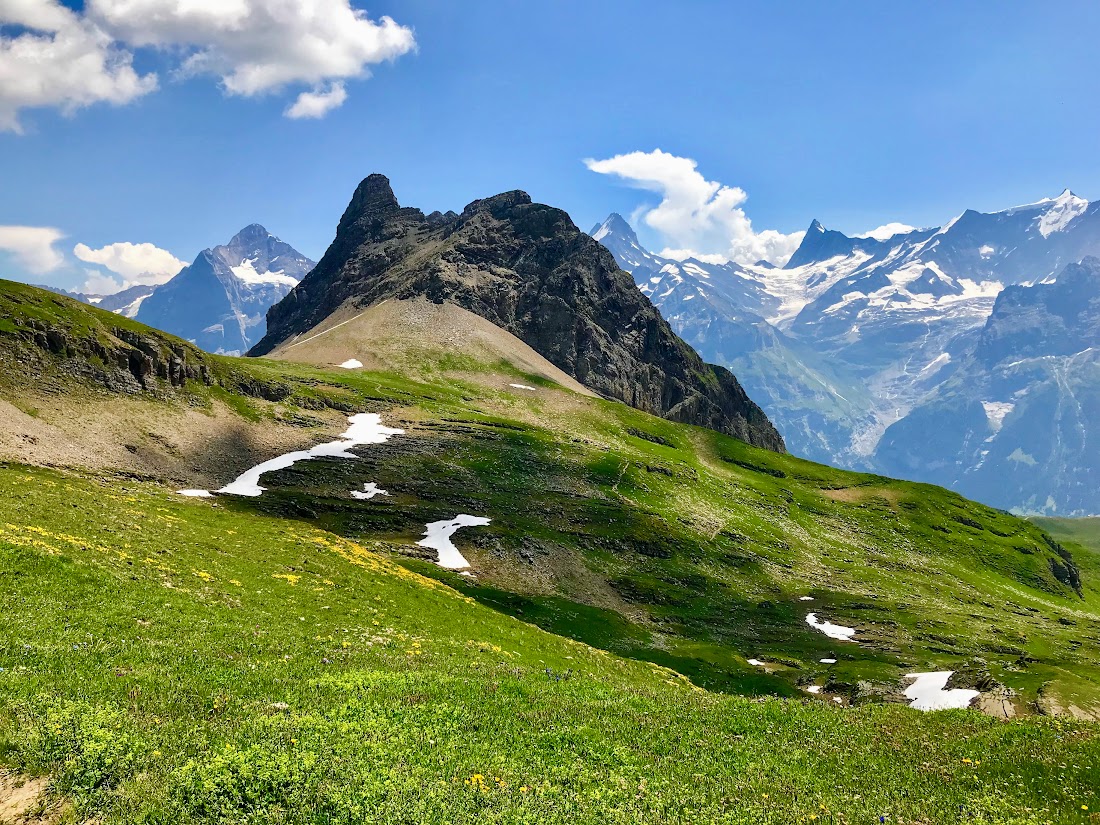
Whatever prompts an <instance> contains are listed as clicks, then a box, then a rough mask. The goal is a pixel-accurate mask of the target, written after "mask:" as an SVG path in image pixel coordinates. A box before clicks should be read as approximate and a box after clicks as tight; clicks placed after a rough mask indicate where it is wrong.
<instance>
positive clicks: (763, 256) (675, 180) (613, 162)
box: [585, 149, 805, 264]
mask: <svg viewBox="0 0 1100 825" xmlns="http://www.w3.org/2000/svg"><path fill="white" fill-rule="evenodd" d="M585 165H586V166H587V167H588V168H589V169H591V170H592V171H593V172H598V173H600V174H601V175H616V176H618V177H620V178H622V179H623V180H626V181H627V182H629V183H630V184H631V185H632V186H636V187H637V188H639V189H645V190H647V191H650V192H656V193H658V194H659V195H661V202H660V203H659V204H658V205H657V206H655V207H647V208H644V209H643V210H641V211H640V213H639V214H640V217H641V219H642V220H644V221H645V222H646V224H648V225H649V226H650V227H652V228H653V229H655V230H657V231H658V232H659V233H660V234H661V235H662V236H663V237H664V238H665V240H666V242H668V243H669V246H670V248H669V249H666V250H664V251H662V252H661V254H662V255H665V256H667V257H677V256H678V257H680V258H681V259H682V258H687V257H696V258H700V259H704V256H705V258H706V259H709V260H711V261H714V260H718V259H721V260H731V261H735V262H737V263H755V262H756V261H759V260H765V261H770V262H772V263H775V264H782V263H785V262H786V260H787V259H788V258H789V257H790V256H791V255H792V254H793V253H794V251H795V249H797V248H798V245H799V243H801V241H802V237H803V235H804V234H805V233H804V232H795V233H792V234H790V235H785V234H783V233H782V232H777V231H776V230H774V229H766V230H764V231H763V232H757V231H756V230H754V229H753V227H752V221H751V220H750V219H749V217H748V216H747V215H746V214H745V210H744V209H742V208H741V205H742V204H743V203H744V202H745V201H746V200H748V195H747V194H746V193H745V191H744V190H743V189H740V188H738V187H736V186H723V185H722V184H720V183H718V182H717V181H709V180H707V179H706V178H704V177H703V176H702V175H701V174H700V173H699V171H698V169H697V168H696V167H697V164H696V162H695V161H694V160H692V159H691V158H682V157H678V156H676V155H673V154H670V153H668V152H662V151H661V150H660V149H655V150H653V151H652V152H630V153H629V154H625V155H616V156H615V157H612V158H608V159H606V160H592V159H589V160H586V161H585Z"/></svg>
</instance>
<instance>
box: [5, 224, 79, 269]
mask: <svg viewBox="0 0 1100 825" xmlns="http://www.w3.org/2000/svg"><path fill="white" fill-rule="evenodd" d="M64 237H65V233H64V232H62V231H61V230H60V229H54V228H53V227H51V226H0V252H7V253H8V254H10V255H12V256H13V257H14V258H15V260H16V261H17V262H18V263H19V264H20V265H21V266H23V267H25V268H26V269H27V270H28V271H29V272H32V273H34V274H35V275H44V274H46V273H47V272H53V271H54V270H55V269H58V268H59V267H60V266H61V265H62V264H64V263H65V256H64V255H62V254H61V252H60V251H58V250H57V249H56V248H55V244H56V243H57V242H58V241H60V240H61V239H62V238H64Z"/></svg>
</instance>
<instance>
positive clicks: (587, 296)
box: [250, 175, 784, 451]
mask: <svg viewBox="0 0 1100 825" xmlns="http://www.w3.org/2000/svg"><path fill="white" fill-rule="evenodd" d="M419 296H425V297H427V298H429V299H430V300H432V301H435V302H437V303H442V302H451V303H454V304H456V305H458V306H461V307H463V308H465V309H467V310H469V311H471V312H474V313H476V314H477V315H480V316H481V317H483V318H486V319H487V320H489V321H491V322H492V323H494V324H496V325H497V326H499V327H501V328H502V329H504V330H507V331H508V332H510V333H512V334H513V335H515V336H517V337H518V338H520V339H521V340H523V341H524V342H526V343H527V344H528V345H529V346H531V347H532V348H533V349H534V350H536V351H537V352H538V353H539V354H541V355H542V356H543V357H545V358H546V359H547V360H549V361H550V362H552V363H553V364H554V365H555V366H557V367H559V368H560V369H562V370H564V371H565V372H567V373H569V374H570V375H572V376H573V377H574V378H576V379H577V380H578V381H580V382H581V383H583V384H585V385H586V386H587V387H589V388H591V389H592V390H595V391H596V392H598V393H600V394H602V395H604V396H606V397H609V398H614V399H618V400H620V401H624V402H626V403H627V404H630V405H631V406H633V407H636V408H638V409H641V410H644V411H646V412H650V413H653V414H656V415H660V416H663V417H665V418H669V419H671V420H675V421H681V422H685V423H690V424H698V425H701V426H705V427H709V428H711V429H715V430H719V431H721V432H725V433H728V434H730V435H733V436H736V437H737V438H740V439H742V440H744V441H747V442H749V443H751V444H755V445H757V446H760V447H765V448H767V449H771V450H778V451H782V450H783V449H784V445H783V439H782V438H781V437H780V435H779V433H778V432H777V431H776V430H775V428H774V427H773V426H772V424H771V422H770V421H769V420H768V418H767V416H766V415H765V414H764V413H763V412H762V411H761V409H760V408H759V407H758V406H757V405H756V404H755V403H753V401H752V400H751V399H750V398H749V397H748V396H747V395H746V394H745V391H744V390H743V389H742V388H741V386H740V384H739V383H738V382H737V379H736V378H735V377H734V376H733V374H732V373H730V372H729V371H728V370H726V369H724V368H722V367H715V366H711V365H708V364H705V363H704V362H703V361H702V359H701V358H700V357H699V355H698V354H697V353H696V352H695V350H693V349H692V348H691V347H690V346H688V345H687V344H686V343H685V342H684V341H682V340H681V339H680V338H679V337H678V336H677V335H676V334H675V333H674V332H673V331H672V329H671V328H670V327H669V325H668V324H667V323H666V322H665V320H664V319H663V318H662V317H661V315H660V314H659V313H658V312H657V310H656V309H655V308H654V307H653V305H652V304H651V303H650V301H649V299H648V298H646V297H645V296H644V295H642V294H641V293H639V292H638V290H637V289H636V288H635V286H634V282H633V280H632V278H631V277H630V275H629V274H628V273H626V272H624V271H623V270H621V269H620V268H619V267H618V266H617V265H616V263H615V260H614V259H613V257H612V256H611V254H610V253H609V252H608V251H607V250H606V249H604V248H603V247H602V246H601V245H600V244H599V243H597V242H596V241H594V240H593V239H592V238H590V237H589V236H587V235H585V234H584V233H582V232H581V231H580V230H578V229H577V227H576V226H575V225H574V224H573V222H572V220H570V218H569V216H568V215H567V214H566V213H565V212H563V211H562V210H560V209H555V208H553V207H550V206H546V205H543V204H538V203H533V202H532V201H531V198H530V197H529V196H528V195H527V194H526V193H524V192H519V191H513V192H506V193H504V194H501V195H497V196H495V197H492V198H486V199H484V200H478V201H474V202H473V203H471V204H470V205H469V206H467V207H466V208H465V209H464V210H463V211H462V214H460V215H456V214H454V213H453V212H452V213H447V214H440V213H438V212H436V213H432V214H431V215H429V216H425V215H424V214H423V213H422V212H421V211H420V210H419V209H410V208H406V207H402V206H401V205H400V204H399V203H398V201H397V198H396V197H395V196H394V194H393V190H392V189H391V188H390V184H389V181H388V180H387V179H386V178H385V177H384V176H382V175H371V176H370V177H368V178H367V179H366V180H364V181H363V182H362V183H361V184H360V185H359V187H358V188H357V189H356V191H355V195H354V196H353V198H352V200H351V203H350V204H349V205H348V208H347V210H346V211H345V212H344V215H343V217H342V218H341V219H340V224H339V227H338V228H337V233H336V239H335V240H334V241H333V243H332V245H331V246H330V247H329V249H328V251H327V252H326V253H325V256H324V257H323V258H322V259H321V261H320V263H318V264H317V266H316V268H315V269H314V270H313V271H312V272H311V273H310V274H309V275H308V276H307V277H306V278H305V279H304V280H303V281H302V283H301V284H299V285H298V286H297V287H295V288H294V289H293V290H292V291H291V292H290V294H289V295H288V296H287V297H286V298H285V299H284V300H283V301H282V302H281V303H279V304H277V305H275V306H274V307H272V308H271V310H270V311H269V313H268V318H267V324H268V332H267V335H266V336H265V337H264V339H263V340H262V341H260V343H259V344H258V345H257V346H256V347H255V348H254V349H253V350H252V351H251V353H250V354H252V355H264V354H266V353H269V352H271V350H272V349H274V348H275V347H276V346H278V345H279V344H281V343H283V342H285V341H287V340H288V339H291V338H293V337H294V336H297V335H301V334H303V333H305V332H308V331H309V330H310V329H312V328H313V327H315V326H316V325H317V324H319V323H320V322H321V321H323V320H324V319H325V318H326V317H328V316H329V315H330V314H331V313H333V312H334V311H335V310H336V309H337V308H338V307H340V306H342V305H343V304H345V302H348V301H353V302H355V303H356V304H358V305H360V306H362V307H364V308H365V307H368V306H371V305H373V304H376V303H378V302H380V301H382V300H384V299H387V298H389V299H406V298H415V297H419Z"/></svg>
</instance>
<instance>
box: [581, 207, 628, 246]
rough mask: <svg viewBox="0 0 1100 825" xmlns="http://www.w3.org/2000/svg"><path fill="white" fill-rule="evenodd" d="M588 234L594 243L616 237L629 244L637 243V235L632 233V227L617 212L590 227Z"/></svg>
mask: <svg viewBox="0 0 1100 825" xmlns="http://www.w3.org/2000/svg"><path fill="white" fill-rule="evenodd" d="M588 234H589V235H591V236H592V240H594V241H602V240H603V239H604V238H607V237H616V238H622V239H623V240H625V241H627V242H629V243H633V244H637V243H638V235H637V233H635V232H634V229H633V227H631V225H630V224H628V223H627V222H626V220H624V219H623V216H622V215H620V214H619V213H618V212H612V213H611V214H610V215H608V216H607V217H606V218H605V219H604V222H603V223H601V224H597V225H596V226H594V227H592V231H591V232H589V233H588Z"/></svg>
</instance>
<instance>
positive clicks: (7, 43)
mask: <svg viewBox="0 0 1100 825" xmlns="http://www.w3.org/2000/svg"><path fill="white" fill-rule="evenodd" d="M0 24H14V25H18V26H24V27H26V28H28V29H30V31H25V32H23V33H21V34H19V35H18V36H16V37H7V36H3V35H0V131H13V132H21V131H22V127H21V125H20V122H19V113H20V111H21V110H23V109H26V108H33V107H38V106H56V107H59V108H60V109H61V110H62V111H64V112H66V113H71V112H74V111H76V110H77V109H80V108H81V107H84V106H89V105H91V104H93V103H101V102H102V103H113V104H116V105H118V104H123V103H128V102H130V101H131V100H133V99H135V98H137V97H141V96H142V95H144V94H148V93H149V92H151V91H153V89H155V88H156V86H157V76H156V75H155V74H146V75H139V74H138V73H137V72H136V71H134V67H133V65H132V64H133V55H132V54H131V53H130V52H128V51H126V50H124V49H122V48H119V47H118V46H117V45H116V44H115V43H114V42H113V41H112V39H111V37H110V36H109V35H107V34H105V33H104V32H103V31H102V30H101V29H100V28H98V27H97V26H96V25H95V24H94V23H92V22H90V21H89V20H88V19H87V17H82V16H79V15H77V14H76V13H75V12H72V11H70V10H69V9H67V8H65V7H64V6H62V5H61V4H60V3H58V2H56V0H3V2H0Z"/></svg>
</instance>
